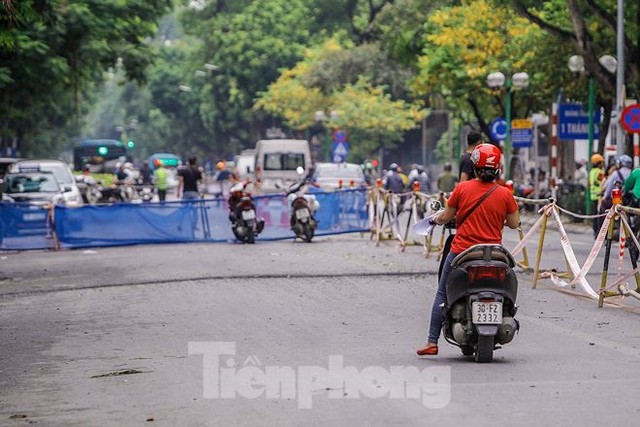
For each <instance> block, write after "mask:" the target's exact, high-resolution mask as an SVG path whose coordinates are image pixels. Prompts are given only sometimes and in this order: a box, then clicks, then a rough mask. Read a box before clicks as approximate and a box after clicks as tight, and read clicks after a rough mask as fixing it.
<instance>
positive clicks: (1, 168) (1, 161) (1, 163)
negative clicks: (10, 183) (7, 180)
mask: <svg viewBox="0 0 640 427" xmlns="http://www.w3.org/2000/svg"><path fill="white" fill-rule="evenodd" d="M19 160H22V159H16V158H15V157H0V179H2V177H3V176H4V174H5V173H7V169H8V168H9V166H11V165H12V164H14V163H15V162H17V161H19Z"/></svg>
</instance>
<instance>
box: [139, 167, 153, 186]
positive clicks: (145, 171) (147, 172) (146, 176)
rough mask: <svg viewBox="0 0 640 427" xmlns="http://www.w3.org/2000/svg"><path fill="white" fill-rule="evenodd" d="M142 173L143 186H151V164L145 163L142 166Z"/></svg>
mask: <svg viewBox="0 0 640 427" xmlns="http://www.w3.org/2000/svg"><path fill="white" fill-rule="evenodd" d="M140 173H141V174H142V185H148V184H151V168H150V167H149V163H147V162H144V163H143V164H142V169H141V170H140Z"/></svg>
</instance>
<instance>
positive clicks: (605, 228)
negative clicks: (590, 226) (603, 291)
mask: <svg viewBox="0 0 640 427" xmlns="http://www.w3.org/2000/svg"><path fill="white" fill-rule="evenodd" d="M614 215H615V210H614V209H611V210H609V212H608V213H607V215H606V216H605V218H604V221H603V222H602V227H600V231H599V232H598V237H596V241H595V243H594V245H593V247H592V248H591V252H590V253H589V256H588V257H587V260H586V261H585V263H584V264H583V265H582V268H581V269H580V272H579V273H578V274H576V275H575V278H574V279H573V280H572V281H571V285H575V284H576V283H578V282H579V281H580V280H584V278H585V277H586V275H587V273H588V272H589V270H591V267H592V266H593V263H594V262H595V260H596V258H597V257H598V253H600V249H601V248H602V245H603V244H604V240H605V238H606V237H607V233H608V232H609V223H610V222H611V221H612V219H613V216H614ZM590 289H591V288H590Z"/></svg>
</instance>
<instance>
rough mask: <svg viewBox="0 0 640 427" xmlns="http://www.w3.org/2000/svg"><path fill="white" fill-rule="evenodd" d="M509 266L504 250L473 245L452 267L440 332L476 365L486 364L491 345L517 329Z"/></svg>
mask: <svg viewBox="0 0 640 427" xmlns="http://www.w3.org/2000/svg"><path fill="white" fill-rule="evenodd" d="M514 266H515V261H514V259H513V256H511V254H510V253H509V251H508V250H507V249H506V248H505V247H503V246H502V245H495V244H482V245H474V246H472V247H470V248H469V249H467V250H466V251H464V252H462V253H461V254H459V255H458V256H457V257H456V258H454V260H453V262H452V267H453V270H452V271H451V273H450V274H449V278H448V280H447V285H446V286H447V304H445V305H444V307H443V317H444V324H443V333H444V337H445V339H446V340H447V342H449V343H451V344H453V345H456V346H458V347H460V349H461V350H462V354H464V355H466V356H471V355H475V360H476V362H480V363H488V362H491V361H492V360H493V350H494V349H496V348H500V347H496V346H497V345H502V344H508V343H509V342H511V340H513V337H514V336H515V334H516V332H517V331H518V330H519V329H520V324H519V322H518V321H517V320H516V319H515V315H516V311H517V309H518V307H517V305H516V296H517V293H518V280H517V278H516V275H515V273H514V271H513V267H514Z"/></svg>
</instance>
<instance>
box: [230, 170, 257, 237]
mask: <svg viewBox="0 0 640 427" xmlns="http://www.w3.org/2000/svg"><path fill="white" fill-rule="evenodd" d="M248 184H249V182H241V183H238V184H236V185H234V186H233V187H231V189H230V195H229V199H228V203H229V220H230V221H231V230H232V231H233V235H234V236H236V239H238V240H239V241H241V242H243V243H255V238H256V236H257V235H258V234H260V233H261V232H262V230H263V229H264V219H262V218H258V217H256V207H255V204H254V202H253V198H252V197H251V194H250V193H248V192H246V191H245V189H246V186H247V185H248Z"/></svg>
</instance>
